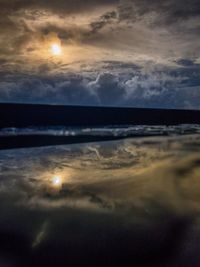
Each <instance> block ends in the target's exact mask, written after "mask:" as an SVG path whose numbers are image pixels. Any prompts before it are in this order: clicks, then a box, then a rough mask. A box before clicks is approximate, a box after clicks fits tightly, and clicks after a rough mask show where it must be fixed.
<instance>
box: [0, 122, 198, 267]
mask: <svg viewBox="0 0 200 267" xmlns="http://www.w3.org/2000/svg"><path fill="white" fill-rule="evenodd" d="M146 127H147V126H146ZM193 127H194V129H195V130H194V131H191V129H192V127H190V131H191V132H187V133H192V134H189V135H182V134H183V129H184V131H186V130H185V129H186V128H187V127H186V126H184V127H183V126H180V127H179V128H174V127H168V131H169V129H170V134H168V136H150V137H144V138H140V137H139V138H137V139H135V138H132V139H127V140H126V139H124V140H121V141H111V142H110V141H109V142H99V143H98V142H97V143H90V144H81V145H80V144H77V145H68V146H54V147H46V148H43V147H41V148H26V149H13V150H4V151H3V150H2V151H0V266H39V267H40V266H58V267H62V266H154V267H155V266H162V267H163V266H174V267H175V266H176V267H177V266H181V267H191V266H198V265H199V261H200V253H199V250H200V135H199V128H198V126H193ZM147 128H148V127H147ZM147 128H145V131H146V130H147ZM118 129H119V128H117V129H116V131H117V132H118ZM149 129H150V131H153V132H154V131H157V129H158V128H156V127H155V128H152V127H149V128H148V131H149ZM171 129H172V134H171ZM175 129H176V130H175ZM48 130H49V129H48ZM54 130H55V129H54ZM68 130H69V129H68ZM107 130H108V129H106V131H107ZM129 130H130V129H129ZM135 130H136V128H134V131H135ZM140 130H141V128H140ZM162 130H163V128H162ZM165 130H166V129H165ZM42 131H43V130H42ZM56 131H61V130H56ZM62 131H64V130H62ZM88 131H89V130H88ZM101 131H102V133H105V129H103V130H101ZM112 131H113V129H112ZM120 131H122V129H120ZM123 131H126V130H123ZM130 131H133V129H131V130H130ZM138 131H139V130H138ZM142 131H144V128H143V129H142ZM178 131H180V133H179V132H178ZM90 132H91V130H90ZM4 133H5V132H4ZM12 134H13V132H12ZM14 134H17V130H14Z"/></svg>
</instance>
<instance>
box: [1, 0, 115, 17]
mask: <svg viewBox="0 0 200 267" xmlns="http://www.w3.org/2000/svg"><path fill="white" fill-rule="evenodd" d="M117 2H118V1H117V0H87V1H84V0H67V1H66V0H57V1H48V0H36V1H35V0H29V1H27V0H11V1H7V0H1V1H0V4H1V10H2V12H4V13H6V12H11V11H16V10H21V9H22V10H23V9H26V8H29V9H35V14H36V15H37V13H38V11H39V10H40V9H46V10H50V11H52V12H58V13H61V14H63V13H77V12H80V11H81V10H86V11H87V10H88V9H90V8H91V9H92V8H96V7H98V6H102V5H110V4H113V3H117Z"/></svg>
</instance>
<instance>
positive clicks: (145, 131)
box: [0, 124, 200, 137]
mask: <svg viewBox="0 0 200 267" xmlns="http://www.w3.org/2000/svg"><path fill="white" fill-rule="evenodd" d="M182 134H200V125H199V124H180V125H171V126H166V125H152V126H150V125H124V126H120V125H119V126H117V125H115V126H112V125H110V126H104V127H92V128H91V127H66V126H56V127H55V126H48V127H27V128H3V129H1V130H0V137H1V136H19V135H52V136H83V135H91V136H113V137H128V136H159V135H161V136H162V135H169V136H170V135H182Z"/></svg>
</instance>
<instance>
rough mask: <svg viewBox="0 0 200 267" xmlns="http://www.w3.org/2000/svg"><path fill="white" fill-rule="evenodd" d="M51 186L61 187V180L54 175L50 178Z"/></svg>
mask: <svg viewBox="0 0 200 267" xmlns="http://www.w3.org/2000/svg"><path fill="white" fill-rule="evenodd" d="M52 184H53V186H54V187H59V186H61V185H62V178H61V176H59V175H55V176H53V177H52Z"/></svg>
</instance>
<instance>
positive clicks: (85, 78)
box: [0, 0, 200, 109]
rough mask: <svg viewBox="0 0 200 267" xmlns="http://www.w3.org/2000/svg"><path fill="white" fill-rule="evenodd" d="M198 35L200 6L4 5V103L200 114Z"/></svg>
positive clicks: (165, 2)
mask: <svg viewBox="0 0 200 267" xmlns="http://www.w3.org/2000/svg"><path fill="white" fill-rule="evenodd" d="M199 32H200V2H199V0H185V1H181V0H151V1H150V0H121V1H120V0H118V1H117V0H56V1H50V0H48V1H47V0H40V1H39V0H9V1H8V0H0V102H20V103H49V104H75V105H98V106H100V105H103V106H131V107H161V108H187V109H200V101H199V100H200V34H199ZM52 45H56V46H57V49H58V50H60V51H57V52H58V53H57V55H56V53H55V51H52ZM53 52H54V53H53Z"/></svg>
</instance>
